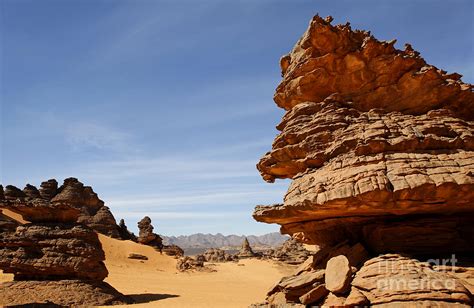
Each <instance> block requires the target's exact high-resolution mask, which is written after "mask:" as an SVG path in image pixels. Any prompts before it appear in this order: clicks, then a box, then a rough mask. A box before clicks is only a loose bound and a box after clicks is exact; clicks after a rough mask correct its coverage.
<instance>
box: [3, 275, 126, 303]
mask: <svg viewBox="0 0 474 308" xmlns="http://www.w3.org/2000/svg"><path fill="white" fill-rule="evenodd" d="M0 294H1V297H0V304H1V305H8V307H92V306H102V305H123V304H126V303H131V300H130V299H129V298H126V297H125V296H124V295H123V294H121V293H119V292H118V291H117V290H115V289H114V288H113V287H111V286H110V285H109V284H107V283H105V282H92V281H87V282H86V281H82V280H56V281H52V280H45V281H11V282H5V283H3V284H0ZM23 305H24V306H23Z"/></svg>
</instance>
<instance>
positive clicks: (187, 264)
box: [176, 256, 204, 272]
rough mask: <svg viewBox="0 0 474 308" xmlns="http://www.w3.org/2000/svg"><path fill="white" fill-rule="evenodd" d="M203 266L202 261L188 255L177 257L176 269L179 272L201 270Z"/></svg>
mask: <svg viewBox="0 0 474 308" xmlns="http://www.w3.org/2000/svg"><path fill="white" fill-rule="evenodd" d="M203 268H204V262H203V261H201V260H197V259H194V258H192V257H188V256H186V257H182V258H179V259H178V262H177V263H176V269H177V270H179V271H180V272H185V271H194V270H202V269H203Z"/></svg>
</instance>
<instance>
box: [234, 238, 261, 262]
mask: <svg viewBox="0 0 474 308" xmlns="http://www.w3.org/2000/svg"><path fill="white" fill-rule="evenodd" d="M256 256H257V254H256V253H254V252H253V250H252V247H250V244H249V241H248V240H247V238H245V239H244V241H243V243H242V247H241V248H240V250H239V252H238V253H237V257H238V258H239V259H244V258H253V257H256Z"/></svg>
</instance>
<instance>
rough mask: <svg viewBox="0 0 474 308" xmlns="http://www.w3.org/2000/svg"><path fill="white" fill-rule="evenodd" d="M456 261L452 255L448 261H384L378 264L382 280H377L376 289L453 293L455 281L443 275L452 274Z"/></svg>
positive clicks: (455, 286) (455, 285)
mask: <svg viewBox="0 0 474 308" xmlns="http://www.w3.org/2000/svg"><path fill="white" fill-rule="evenodd" d="M457 261H458V260H457V259H456V256H455V255H454V254H453V255H452V256H451V258H450V259H429V260H427V261H426V262H416V261H413V260H410V259H408V258H407V259H406V262H393V261H391V260H390V259H386V260H384V261H383V262H380V263H379V268H378V273H379V274H381V276H382V277H383V278H380V279H378V280H377V288H378V289H379V290H382V291H390V292H393V291H406V290H411V291H420V292H426V291H437V290H449V291H454V290H456V288H457V283H456V280H455V279H450V278H446V275H443V273H446V272H454V271H455V268H456V262H457ZM433 269H434V270H433ZM441 272H443V273H441ZM407 273H408V274H407ZM379 277H380V276H379Z"/></svg>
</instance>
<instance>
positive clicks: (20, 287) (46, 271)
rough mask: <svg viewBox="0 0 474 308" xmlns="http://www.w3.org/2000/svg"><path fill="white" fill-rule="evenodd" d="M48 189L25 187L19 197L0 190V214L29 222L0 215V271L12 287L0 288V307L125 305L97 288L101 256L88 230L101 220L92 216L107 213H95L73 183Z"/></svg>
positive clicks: (102, 286) (86, 193) (101, 285)
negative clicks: (1, 211) (8, 277)
mask: <svg viewBox="0 0 474 308" xmlns="http://www.w3.org/2000/svg"><path fill="white" fill-rule="evenodd" d="M54 183H55V182H53V181H48V182H46V184H45V183H43V184H42V189H41V190H39V191H38V190H37V189H36V188H34V186H31V185H27V187H26V188H25V189H24V190H23V191H22V190H20V189H18V188H16V187H14V186H7V187H6V188H5V191H3V189H0V191H1V192H2V193H1V194H0V208H2V209H7V210H9V211H11V212H14V213H16V214H19V215H21V216H22V217H23V219H24V220H26V221H28V222H29V223H26V224H20V223H19V222H17V221H15V220H13V219H10V218H8V217H7V216H5V215H0V269H1V270H3V272H4V273H11V274H13V275H14V281H11V282H4V283H2V284H0V305H28V304H41V303H51V304H56V305H61V306H78V305H84V306H91V305H108V304H124V303H128V302H130V300H128V299H127V298H125V297H124V296H123V295H122V294H121V293H119V292H118V291H116V290H115V289H114V288H112V287H111V286H110V285H108V284H107V283H105V282H103V280H104V279H105V278H106V277H107V275H108V271H107V268H106V267H105V264H104V260H105V255H104V251H103V250H102V246H101V243H100V242H99V239H98V235H97V233H96V232H95V231H94V229H93V228H92V227H90V226H88V225H89V224H90V225H92V226H93V227H98V226H99V225H98V224H96V222H98V221H102V222H103V219H102V218H103V216H102V218H99V217H98V216H96V215H97V213H99V211H101V212H102V213H106V212H107V211H103V210H100V202H98V201H97V200H98V198H97V196H96V195H95V194H94V193H93V192H92V189H90V188H87V187H84V186H83V185H82V184H80V183H79V182H78V181H77V180H75V179H67V180H66V181H65V183H64V185H63V186H62V187H61V188H59V189H57V188H56V185H54ZM80 204H83V205H85V206H86V209H82V208H81V207H80ZM89 210H90V211H89ZM96 210H97V211H96ZM94 213H95V214H94ZM101 230H102V231H104V232H105V231H107V230H109V231H112V230H113V229H112V228H111V229H103V228H101ZM25 290H28V291H27V292H25Z"/></svg>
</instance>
